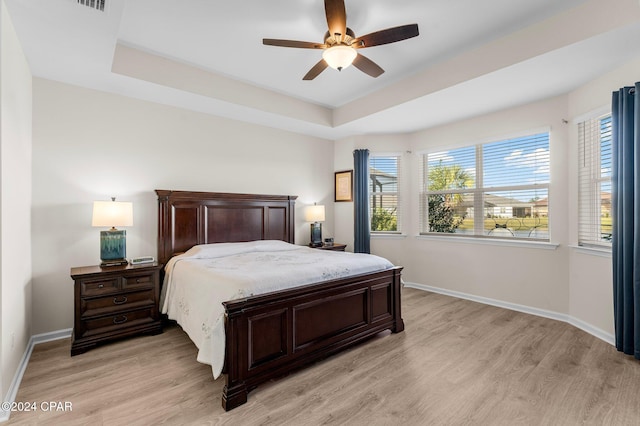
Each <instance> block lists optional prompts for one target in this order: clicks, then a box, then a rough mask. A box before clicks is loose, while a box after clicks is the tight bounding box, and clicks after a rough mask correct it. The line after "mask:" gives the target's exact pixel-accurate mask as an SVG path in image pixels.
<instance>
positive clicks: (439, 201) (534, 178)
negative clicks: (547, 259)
mask: <svg viewBox="0 0 640 426" xmlns="http://www.w3.org/2000/svg"><path fill="white" fill-rule="evenodd" d="M549 180H550V170H549V134H548V133H539V134H535V135H528V136H524V137H519V138H513V139H508V140H503V141H498V142H491V143H485V144H480V145H474V146H468V147H463V148H458V149H452V150H448V151H440V152H433V153H428V154H424V155H423V156H422V184H423V188H422V193H421V202H420V204H421V211H420V227H421V230H420V231H421V233H423V234H426V233H443V234H457V235H469V236H487V237H498V238H524V239H537V240H549Z"/></svg>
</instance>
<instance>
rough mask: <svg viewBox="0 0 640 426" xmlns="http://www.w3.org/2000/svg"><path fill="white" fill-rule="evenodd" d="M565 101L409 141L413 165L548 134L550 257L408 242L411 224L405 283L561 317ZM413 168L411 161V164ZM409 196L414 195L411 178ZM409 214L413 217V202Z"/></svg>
mask: <svg viewBox="0 0 640 426" xmlns="http://www.w3.org/2000/svg"><path fill="white" fill-rule="evenodd" d="M566 108H567V100H566V97H565V96H560V97H556V98H552V99H549V100H545V101H542V102H536V103H533V104H529V105H524V106H521V107H517V108H512V109H509V110H506V111H500V112H496V113H493V114H488V115H485V116H481V117H476V118H473V119H469V120H464V121H462V122H456V123H453V124H450V125H445V126H441V127H438V128H433V129H430V130H426V131H422V132H418V133H416V134H414V135H412V149H411V150H412V151H413V152H414V156H415V157H417V156H418V155H419V154H420V153H421V152H424V151H425V150H434V149H436V150H437V149H439V148H442V147H445V148H446V147H447V145H448V146H452V145H453V146H461V145H469V144H473V143H478V142H484V141H491V140H500V139H504V138H508V137H510V136H513V135H514V134H518V133H522V132H527V131H539V130H540V129H544V128H547V129H549V131H550V152H551V183H550V188H549V203H550V205H551V206H552V209H553V214H552V216H551V217H550V219H549V220H550V222H549V228H550V232H551V240H552V241H551V242H552V243H556V244H560V246H559V247H558V248H557V249H555V250H549V249H546V248H545V249H541V248H535V247H532V246H523V247H513V246H501V245H494V244H481V243H480V242H475V243H470V242H468V241H469V240H468V239H465V240H461V241H454V242H449V240H443V239H420V238H415V235H417V234H418V233H419V229H418V218H417V217H416V218H415V219H414V220H413V223H412V227H411V228H410V229H408V234H409V237H408V239H407V244H406V245H405V247H406V248H405V258H406V259H407V260H406V263H405V264H406V273H405V280H407V281H410V282H414V283H418V284H424V285H430V286H434V287H440V288H444V289H446V290H450V291H456V292H461V293H466V294H471V295H475V296H481V297H486V298H490V299H497V300H500V301H504V302H508V303H511V304H519V305H525V306H528V307H532V308H536V309H541V310H548V311H552V312H562V313H566V312H567V311H568V307H569V290H568V287H567V283H568V280H569V277H568V270H567V267H566V265H567V264H568V248H567V244H568V234H567V209H568V205H567V195H568V187H567V172H566V164H567V151H568V140H567V129H568V127H567V125H566V124H564V123H563V121H562V120H563V119H566V117H567V110H566ZM416 162H417V158H416ZM416 162H414V164H416ZM413 183H414V186H413V188H412V192H413V193H414V194H417V193H418V191H419V186H418V185H417V175H416V174H415V173H414V179H413ZM413 199H414V200H415V201H414V202H413V203H412V208H411V210H412V211H416V212H417V211H418V203H417V197H416V196H414V197H413Z"/></svg>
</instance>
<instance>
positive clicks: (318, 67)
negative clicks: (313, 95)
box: [302, 59, 328, 80]
mask: <svg viewBox="0 0 640 426" xmlns="http://www.w3.org/2000/svg"><path fill="white" fill-rule="evenodd" d="M327 67H328V65H327V63H326V62H325V61H324V59H320V62H318V63H317V64H315V65H314V66H313V68H311V69H310V70H309V72H308V73H307V74H306V75H305V76H304V77H302V79H303V80H313V79H314V78H316V77H317V76H318V75H319V74H320V73H321V72H322V71H324V70H325V68H327Z"/></svg>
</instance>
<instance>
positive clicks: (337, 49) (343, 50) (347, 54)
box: [322, 44, 358, 71]
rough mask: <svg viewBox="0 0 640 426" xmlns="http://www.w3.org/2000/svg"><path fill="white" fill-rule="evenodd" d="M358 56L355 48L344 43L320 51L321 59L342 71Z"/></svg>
mask: <svg viewBox="0 0 640 426" xmlns="http://www.w3.org/2000/svg"><path fill="white" fill-rule="evenodd" d="M356 56H358V52H356V49H354V48H353V47H350V46H345V45H344V44H341V45H338V46H332V47H330V48H328V49H326V50H325V51H324V52H322V59H324V60H325V61H326V62H327V64H329V66H330V67H331V68H333V69H336V70H338V71H342V70H343V69H345V68H347V67H348V66H349V65H351V63H352V62H353V60H354V59H355V58H356Z"/></svg>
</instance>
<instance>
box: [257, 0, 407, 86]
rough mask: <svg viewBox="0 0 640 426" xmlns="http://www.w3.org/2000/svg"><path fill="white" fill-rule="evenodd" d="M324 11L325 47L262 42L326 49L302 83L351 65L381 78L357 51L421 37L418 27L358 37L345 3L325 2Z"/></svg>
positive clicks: (337, 0)
mask: <svg viewBox="0 0 640 426" xmlns="http://www.w3.org/2000/svg"><path fill="white" fill-rule="evenodd" d="M324 10H325V14H326V16H327V24H328V26H329V31H327V32H326V34H325V35H324V43H312V42H308V41H297V40H279V39H273V38H264V39H262V43H263V44H265V45H269V46H279V47H297V48H300V49H323V50H324V52H323V53H322V59H321V60H320V62H318V63H317V64H315V65H314V66H313V68H311V69H310V70H309V72H308V73H307V74H306V75H305V76H304V77H303V78H302V79H303V80H313V79H314V78H316V77H317V76H318V75H319V74H320V73H321V72H322V71H324V70H325V68H327V67H328V66H330V67H331V68H335V69H337V70H338V71H341V70H342V69H344V68H346V67H348V66H349V65H351V64H352V63H353V65H354V66H355V67H356V68H358V69H359V70H360V71H362V72H364V73H366V74H369V75H370V76H371V77H378V76H379V75H380V74H382V73H383V72H384V70H383V69H382V68H380V67H379V66H378V65H377V64H376V63H375V62H373V61H372V60H371V59H369V58H367V57H366V56H364V55H362V54H360V53H359V52H357V51H356V50H358V49H364V48H365V47H373V46H380V45H382V44H389V43H395V42H396V41H402V40H406V39H408V38H411V37H416V36H417V35H418V34H419V33H418V24H409V25H402V26H399V27H393V28H387V29H386V30H380V31H375V32H373V33H369V34H367V35H363V36H360V37H356V35H355V33H354V32H353V31H352V30H351V28H349V27H347V12H346V10H345V6H344V0H324Z"/></svg>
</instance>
